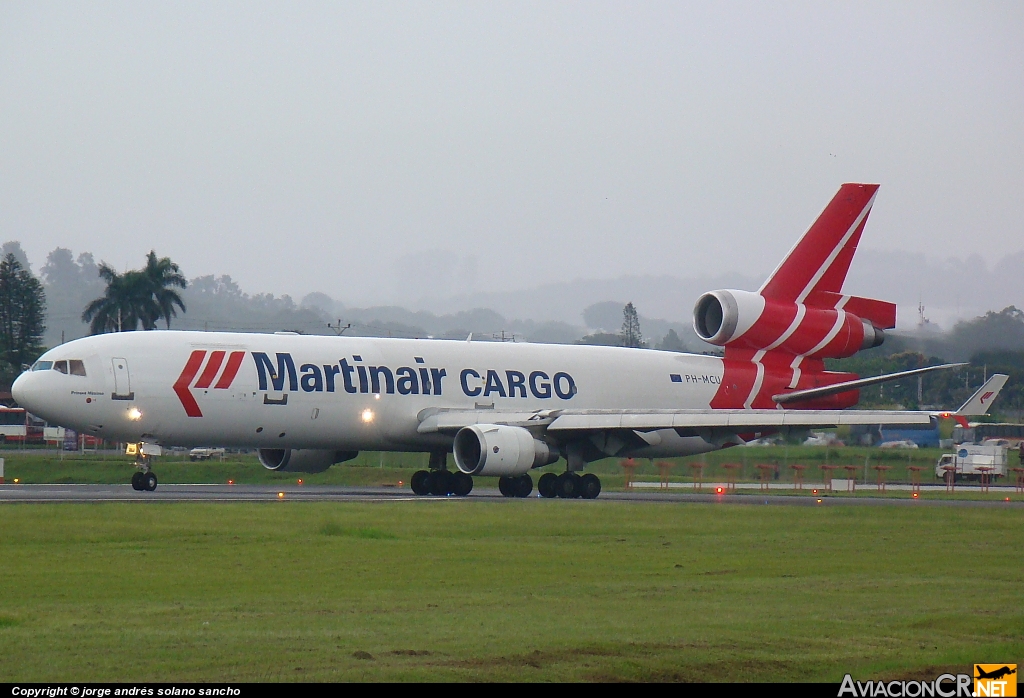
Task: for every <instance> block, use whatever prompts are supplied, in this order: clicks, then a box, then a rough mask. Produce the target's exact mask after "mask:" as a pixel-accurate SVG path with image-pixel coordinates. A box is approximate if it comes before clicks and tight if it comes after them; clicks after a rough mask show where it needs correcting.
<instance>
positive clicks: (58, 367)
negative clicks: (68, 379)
mask: <svg viewBox="0 0 1024 698" xmlns="http://www.w3.org/2000/svg"><path fill="white" fill-rule="evenodd" d="M53 370H54V371H60V372H61V373H63V374H67V372H68V362H67V361H54V362H53Z"/></svg>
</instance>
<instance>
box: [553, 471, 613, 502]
mask: <svg viewBox="0 0 1024 698" xmlns="http://www.w3.org/2000/svg"><path fill="white" fill-rule="evenodd" d="M537 492H539V493H540V496H541V497H547V498H548V499H551V498H553V497H560V498H561V499H597V495H599V494H601V480H600V479H599V478H598V477H597V475H594V474H593V473H587V474H586V475H580V474H579V473H571V472H564V473H562V474H561V475H556V474H554V473H544V474H543V475H541V476H540V480H539V481H538V482H537Z"/></svg>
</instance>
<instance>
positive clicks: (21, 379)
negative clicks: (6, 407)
mask: <svg viewBox="0 0 1024 698" xmlns="http://www.w3.org/2000/svg"><path fill="white" fill-rule="evenodd" d="M31 383H32V376H31V374H28V373H22V374H21V375H20V376H18V377H17V378H16V379H14V385H12V386H11V396H12V397H14V401H15V402H16V403H18V406H19V407H24V408H25V409H26V410H28V411H29V412H31V411H32V392H33V391H32V388H31Z"/></svg>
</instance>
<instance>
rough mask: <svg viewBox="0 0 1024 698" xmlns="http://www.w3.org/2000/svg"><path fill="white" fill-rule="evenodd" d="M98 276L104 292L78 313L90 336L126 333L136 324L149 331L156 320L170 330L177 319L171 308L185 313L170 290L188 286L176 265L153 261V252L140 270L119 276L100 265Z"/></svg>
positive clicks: (168, 262)
mask: <svg viewBox="0 0 1024 698" xmlns="http://www.w3.org/2000/svg"><path fill="white" fill-rule="evenodd" d="M99 276H100V278H102V279H103V280H104V281H106V282H107V288H106V291H105V292H104V294H103V296H102V297H101V298H97V299H96V300H94V301H92V302H91V303H89V305H87V306H86V308H85V312H83V313H82V320H83V321H85V322H88V323H90V329H91V331H92V333H93V334H102V333H103V332H129V331H132V330H136V329H138V327H139V325H140V324H141V325H142V329H144V330H152V329H156V323H157V321H158V320H160V319H164V320H165V321H166V322H167V327H170V326H171V318H173V317H176V316H177V311H176V310H175V306H177V307H179V308H181V310H182V312H184V311H185V303H184V301H182V299H181V296H180V295H179V294H178V292H177V291H175V290H174V288H182V289H184V288H185V287H186V286H187V285H188V282H187V281H186V280H185V277H184V276H182V274H181V272H180V270H179V268H178V265H177V264H175V263H174V262H172V261H171V260H170V258H168V257H161V258H157V256H156V252H152V251H151V252H150V253H149V255H147V257H146V266H145V268H143V269H142V270H132V271H126V272H125V273H123V274H119V273H118V272H116V271H115V270H114V269H112V268H111V267H110V266H109V265H108V264H106V263H103V264H100V267H99Z"/></svg>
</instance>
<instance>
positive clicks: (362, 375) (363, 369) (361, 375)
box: [352, 357, 370, 393]
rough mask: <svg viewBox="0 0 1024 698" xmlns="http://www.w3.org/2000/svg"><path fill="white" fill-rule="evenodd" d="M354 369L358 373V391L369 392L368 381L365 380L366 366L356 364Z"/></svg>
mask: <svg viewBox="0 0 1024 698" xmlns="http://www.w3.org/2000/svg"><path fill="white" fill-rule="evenodd" d="M352 358H355V357H352ZM356 371H357V372H358V373H359V392H361V393H368V392H370V382H369V381H368V380H366V366H356Z"/></svg>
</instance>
